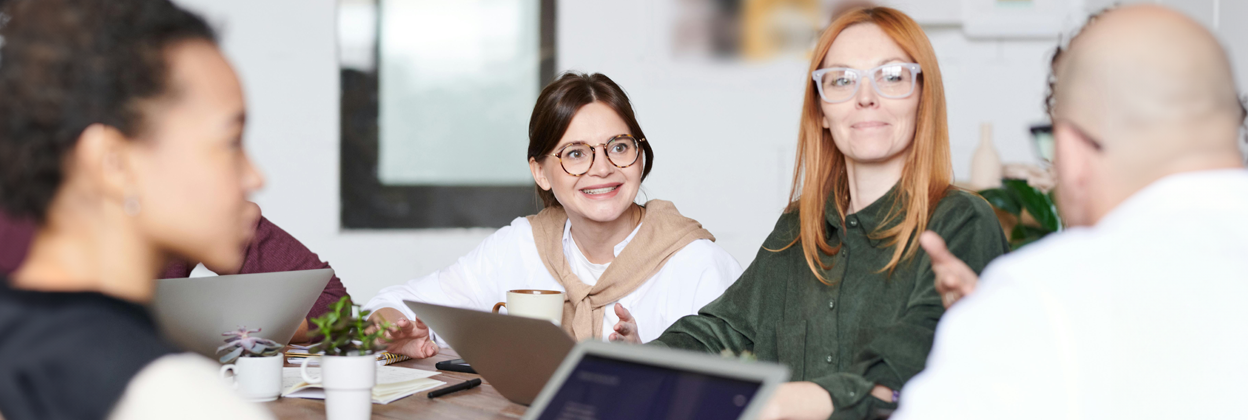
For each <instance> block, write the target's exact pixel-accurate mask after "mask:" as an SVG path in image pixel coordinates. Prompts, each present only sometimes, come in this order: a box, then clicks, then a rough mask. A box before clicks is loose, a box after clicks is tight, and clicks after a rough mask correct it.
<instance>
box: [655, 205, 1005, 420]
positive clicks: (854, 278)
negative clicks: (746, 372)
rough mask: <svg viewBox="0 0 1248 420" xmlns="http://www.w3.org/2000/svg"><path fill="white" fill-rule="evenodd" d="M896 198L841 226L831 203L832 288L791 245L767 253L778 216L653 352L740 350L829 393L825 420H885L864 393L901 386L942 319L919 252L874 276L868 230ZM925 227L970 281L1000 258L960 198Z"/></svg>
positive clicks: (782, 235) (883, 255) (888, 250)
mask: <svg viewBox="0 0 1248 420" xmlns="http://www.w3.org/2000/svg"><path fill="white" fill-rule="evenodd" d="M896 196H897V193H896V187H894V189H893V191H890V192H889V193H888V194H886V195H885V196H884V197H882V198H880V199H879V200H876V202H875V203H872V204H871V205H869V206H867V207H866V208H865V209H862V210H861V211H859V212H857V213H854V214H850V215H848V216H846V218H845V221H844V225H842V222H841V220H840V217H839V216H838V215H837V213H836V209H835V208H834V207H832V206H831V204H832V203H831V202H829V207H828V210H827V215H826V218H825V219H826V220H827V228H828V233H829V235H828V242H829V244H831V245H833V246H836V245H838V244H839V245H841V249H840V252H838V253H837V254H836V255H835V256H831V257H829V256H824V257H823V258H824V262H825V263H828V262H830V263H831V264H832V265H831V267H832V268H831V270H829V271H828V272H827V275H826V276H825V277H826V278H827V279H828V280H829V283H831V285H828V284H824V283H822V282H820V281H819V279H818V278H816V277H815V275H814V273H812V272H811V270H810V267H809V266H808V265H807V264H806V259H805V257H804V256H803V254H802V248H801V245H800V244H796V245H794V246H792V247H789V248H788V249H786V250H784V251H780V252H772V251H768V249H773V250H774V249H781V248H784V247H785V245H788V244H789V243H790V242H792V241H793V239H794V238H796V237H797V236H798V232H799V231H798V219H797V215H796V214H795V213H786V214H784V215H782V216H780V221H779V222H777V223H776V228H775V230H773V231H772V233H771V235H770V236H769V237H768V238H767V240H766V241H765V242H764V243H763V249H760V250H759V251H758V255H757V256H756V257H754V262H753V263H752V264H750V267H749V268H747V269H746V270H745V272H744V273H742V274H741V278H740V279H738V280H737V282H736V284H733V285H732V287H729V288H728V290H727V291H725V292H724V294H723V296H720V297H719V299H716V300H715V301H713V302H711V303H709V304H707V305H706V306H705V307H703V308H702V309H701V310H700V311H698V314H697V315H691V316H687V317H684V318H681V319H680V320H678V321H676V323H675V324H673V325H672V326H671V327H670V328H668V329H667V331H665V332H664V333H663V335H661V336H660V337H659V338H658V339H656V340H655V341H654V342H652V344H657V345H665V346H669V347H675V348H682V349H689V350H696V351H705V352H712V353H718V352H720V351H722V350H724V349H728V350H731V351H733V352H737V353H740V352H742V351H745V350H749V351H751V352H753V353H754V354H755V355H756V356H757V357H758V359H759V360H769V361H779V362H780V363H784V364H785V365H788V366H789V368H790V369H792V378H791V379H792V380H794V381H812V382H815V383H817V384H819V385H820V386H822V387H823V388H824V389H826V390H827V391H828V393H829V394H831V396H832V404H833V407H835V411H834V412H833V414H832V418H834V419H865V418H874V417H877V416H880V415H882V414H885V413H888V412H891V410H892V409H894V408H896V405H895V404H893V403H891V402H884V401H880V400H878V399H876V398H874V397H871V395H870V392H871V389H872V388H873V387H874V386H875V385H876V384H880V385H884V386H887V387H889V388H891V389H901V387H902V385H903V384H905V382H906V381H907V380H909V379H910V378H911V377H913V376H914V375H915V374H917V373H919V371H921V370H923V366H924V364H925V363H926V361H927V353H928V351H929V350H931V348H932V339H933V336H934V335H935V330H936V322H937V321H939V320H940V316H941V314H943V313H944V307H943V306H942V305H941V302H940V296H938V295H937V293H936V288H935V284H934V281H935V277H934V275H933V274H932V269H931V259H930V258H929V257H928V256H927V253H926V252H924V251H923V250H922V248H920V249H919V250H918V252H917V253H916V254H915V256H914V258H912V259H910V260H902V262H901V263H899V264H898V265H897V268H896V270H895V271H894V272H893V274H892V275H891V276H890V275H889V274H888V273H887V272H880V270H881V269H882V268H883V267H884V266H885V264H887V263H888V261H889V260H890V259H891V258H892V254H893V248H892V247H888V246H885V245H884V242H885V241H883V240H875V239H870V238H868V234H869V233H871V232H872V231H874V230H875V229H876V228H877V227H880V226H878V224H879V223H882V222H883V220H882V219H883V218H884V217H885V216H886V214H887V212H888V211H889V209H890V208H891V207H892V205H893V202H894V201H895V200H896ZM894 220H895V221H894V222H892V223H898V222H899V220H900V219H899V218H898V219H894ZM928 229H929V230H933V231H935V232H936V233H938V234H940V236H941V237H942V238H944V239H945V241H946V242H947V243H948V245H949V250H950V251H952V252H953V254H954V255H956V256H958V258H961V259H962V261H965V262H966V263H967V265H969V266H970V267H971V269H973V270H975V272H976V273H979V272H981V271H982V270H983V269H984V266H986V265H988V262H989V261H991V260H992V259H993V258H996V257H997V256H998V255H1001V254H1004V253H1005V252H1006V251H1008V250H1009V244H1008V243H1007V242H1006V238H1005V234H1004V233H1003V232H1002V230H1001V225H1000V222H998V221H997V218H996V215H995V214H993V211H992V208H991V207H990V206H989V205H988V203H987V202H986V201H984V200H983V199H982V198H979V197H978V196H976V195H974V194H972V193H968V192H965V191H961V190H951V191H950V192H949V193H948V194H947V195H946V196H945V198H944V199H942V200H941V201H940V203H938V204H937V206H936V210H935V211H934V212H933V215H932V218H931V220H930V221H929V222H928ZM914 246H918V245H917V243H916V244H915V245H914Z"/></svg>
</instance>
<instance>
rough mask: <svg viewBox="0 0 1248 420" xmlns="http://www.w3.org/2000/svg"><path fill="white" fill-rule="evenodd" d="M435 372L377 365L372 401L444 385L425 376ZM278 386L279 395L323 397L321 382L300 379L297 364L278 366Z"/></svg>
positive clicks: (391, 399) (315, 372) (315, 371)
mask: <svg viewBox="0 0 1248 420" xmlns="http://www.w3.org/2000/svg"><path fill="white" fill-rule="evenodd" d="M309 364H311V362H309ZM320 371H321V368H308V374H309V375H312V376H320V375H321V372H320ZM437 374H438V372H432V371H427V370H420V369H410V368H403V367H397V366H382V367H379V368H377V385H376V386H374V387H373V404H389V403H391V402H394V401H395V400H398V399H401V398H404V397H407V396H409V395H412V394H415V393H417V392H420V391H424V390H427V389H433V388H437V387H440V386H442V385H446V382H442V381H439V380H435V379H429V377H431V376H434V375H437ZM282 389H284V390H285V391H282V397H283V398H307V399H314V400H323V399H325V390H324V389H322V388H321V385H320V384H309V383H307V382H304V381H303V376H302V375H301V374H300V372H299V368H296V367H288V368H282Z"/></svg>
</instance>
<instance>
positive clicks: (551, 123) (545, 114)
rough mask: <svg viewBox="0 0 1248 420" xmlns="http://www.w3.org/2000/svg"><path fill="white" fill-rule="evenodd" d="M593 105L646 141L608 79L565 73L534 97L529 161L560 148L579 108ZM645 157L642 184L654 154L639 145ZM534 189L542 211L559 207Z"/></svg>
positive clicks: (549, 195) (548, 194) (622, 95)
mask: <svg viewBox="0 0 1248 420" xmlns="http://www.w3.org/2000/svg"><path fill="white" fill-rule="evenodd" d="M594 102H601V103H602V104H604V105H606V106H609V107H611V109H613V110H615V113H616V114H618V115H619V116H620V119H623V120H624V124H626V125H628V131H630V133H629V134H631V135H632V136H633V137H636V138H638V139H644V138H646V135H645V133H643V132H642V131H641V124H638V123H637V117H636V116H635V115H633V104H632V102H629V100H628V95H626V94H625V93H624V89H620V86H619V85H617V84H615V82H614V81H612V80H611V78H609V77H607V76H606V75H603V74H600V73H594V74H585V73H577V72H567V73H564V74H563V76H560V77H559V79H558V80H555V81H554V82H551V83H550V84H549V85H546V87H545V88H544V89H542V93H541V94H540V95H538V96H537V104H536V105H534V106H533V116H532V117H529V158H530V159H534V160H536V161H538V162H541V161H542V159H547V158H550V157H551V156H550V154H551V153H553V152H554V151H555V146H557V145H559V140H560V139H562V138H563V134H564V133H565V132H567V131H568V124H571V123H572V117H574V116H576V112H577V111H580V109H581V107H583V106H585V105H589V104H591V103H594ZM641 149H642V151H643V152H644V153H645V157H644V158H643V166H642V171H641V180H642V181H645V180H646V176H648V175H650V168H651V167H652V166H654V150H653V149H651V148H650V142H648V141H643V142H641ZM534 188H536V189H537V196H538V197H540V198H541V199H542V206H543V207H554V206H559V205H560V204H559V200H556V199H555V194H554V193H553V192H550V191H546V190H543V189H541V188H540V187H534Z"/></svg>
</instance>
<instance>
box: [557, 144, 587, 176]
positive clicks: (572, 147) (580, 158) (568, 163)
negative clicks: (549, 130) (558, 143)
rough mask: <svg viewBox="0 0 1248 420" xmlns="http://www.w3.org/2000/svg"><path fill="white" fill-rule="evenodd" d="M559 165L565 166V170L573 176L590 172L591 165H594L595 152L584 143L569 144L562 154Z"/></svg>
mask: <svg viewBox="0 0 1248 420" xmlns="http://www.w3.org/2000/svg"><path fill="white" fill-rule="evenodd" d="M559 163H560V164H562V165H563V170H565V171H568V173H570V174H572V175H580V174H583V173H585V172H588V171H589V165H591V164H593V163H594V151H593V150H590V148H589V145H586V144H584V143H572V144H569V145H568V146H567V147H564V148H563V152H562V153H560V155H559Z"/></svg>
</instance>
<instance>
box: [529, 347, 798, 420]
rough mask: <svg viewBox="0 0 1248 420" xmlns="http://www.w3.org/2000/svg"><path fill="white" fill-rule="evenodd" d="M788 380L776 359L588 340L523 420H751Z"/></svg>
mask: <svg viewBox="0 0 1248 420" xmlns="http://www.w3.org/2000/svg"><path fill="white" fill-rule="evenodd" d="M788 379H789V369H788V368H787V367H785V366H783V365H779V364H776V363H770V362H754V363H746V362H741V361H738V360H733V359H725V358H722V357H720V356H717V355H710V354H705V353H694V352H689V351H683V350H674V349H667V348H660V347H651V346H638V345H629V344H613V343H604V342H601V341H585V342H582V343H580V344H577V345H576V348H575V349H573V350H572V352H571V353H570V354H568V357H567V358H566V359H564V361H563V364H561V365H559V369H558V370H557V371H555V374H554V376H552V377H551V378H550V381H549V382H547V383H546V387H545V388H543V389H542V393H541V394H539V395H538V397H537V399H536V400H534V401H533V405H532V406H530V407H529V410H528V412H526V413H525V415H524V419H526V420H548V419H549V420H555V419H570V418H577V419H580V418H593V419H600V420H613V419H668V420H682V419H690V420H692V419H753V418H757V417H758V414H759V412H760V411H761V410H762V408H763V405H765V404H766V403H767V400H768V399H769V398H770V397H771V394H772V393H773V392H775V390H776V387H778V386H779V385H780V384H781V383H784V382H785V381H787V380H788Z"/></svg>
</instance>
